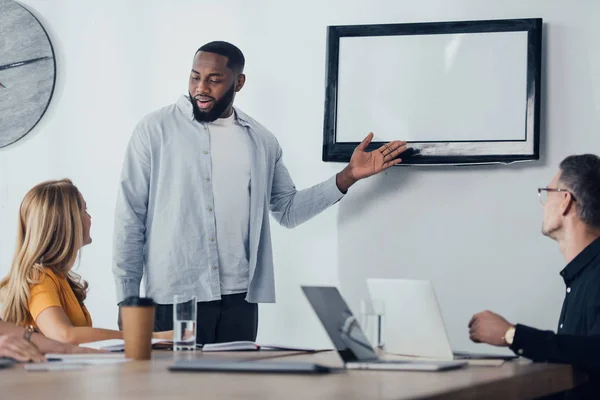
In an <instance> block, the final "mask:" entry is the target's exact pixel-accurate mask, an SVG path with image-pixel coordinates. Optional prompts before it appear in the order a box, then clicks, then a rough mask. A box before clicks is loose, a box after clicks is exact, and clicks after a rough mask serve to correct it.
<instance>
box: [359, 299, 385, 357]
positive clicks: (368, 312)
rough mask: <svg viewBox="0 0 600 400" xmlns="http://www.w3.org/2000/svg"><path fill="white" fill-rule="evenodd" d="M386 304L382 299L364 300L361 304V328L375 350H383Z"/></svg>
mask: <svg viewBox="0 0 600 400" xmlns="http://www.w3.org/2000/svg"><path fill="white" fill-rule="evenodd" d="M384 315H385V303H384V301H383V300H381V299H364V300H362V301H361V303H360V320H359V322H360V326H361V327H362V329H363V331H364V332H365V336H366V337H367V339H368V340H369V342H370V343H371V346H373V347H374V348H379V349H383V345H384V341H383V339H384V338H383V323H384V321H383V317H384Z"/></svg>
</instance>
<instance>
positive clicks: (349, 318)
mask: <svg viewBox="0 0 600 400" xmlns="http://www.w3.org/2000/svg"><path fill="white" fill-rule="evenodd" d="M302 291H303V292H304V295H305V296H306V298H307V299H308V301H309V302H310V305H311V306H312V308H313V309H314V310H315V312H316V313H317V316H318V317H319V320H321V323H322V324H323V327H324V328H325V330H326V331H327V334H328V335H329V338H330V339H331V341H332V342H333V345H334V346H335V348H336V349H337V351H338V353H339V355H340V357H341V358H342V360H344V362H351V361H373V360H377V358H378V357H377V354H376V353H375V350H373V347H372V346H371V344H370V343H369V341H368V340H367V338H366V336H365V334H364V332H363V330H362V328H361V327H360V325H359V324H358V321H357V320H356V318H355V317H354V315H353V314H352V311H350V309H349V308H348V305H347V304H346V302H345V301H344V299H343V298H342V295H341V294H340V292H339V291H338V289H337V288H335V287H333V286H302Z"/></svg>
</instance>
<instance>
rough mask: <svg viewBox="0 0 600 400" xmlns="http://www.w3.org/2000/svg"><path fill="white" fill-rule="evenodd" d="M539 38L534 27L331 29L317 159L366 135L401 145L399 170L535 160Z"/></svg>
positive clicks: (342, 156)
mask: <svg viewBox="0 0 600 400" xmlns="http://www.w3.org/2000/svg"><path fill="white" fill-rule="evenodd" d="M541 38H542V19H539V18H537V19H516V20H486V21H460V22H430V23H410V24H381V25H349V26H330V27H329V28H328V51H327V87H326V97H325V123H324V134H323V160H324V161H348V160H349V159H350V157H351V155H352V151H353V150H354V148H355V146H356V145H357V144H358V143H359V142H360V140H362V138H364V136H365V135H366V134H367V133H368V132H370V131H372V132H374V134H375V137H374V141H373V143H372V144H371V146H370V148H371V149H375V148H377V147H379V146H380V145H381V144H382V143H385V142H387V141H389V140H394V139H403V140H408V141H409V145H410V147H411V149H412V151H411V152H409V153H408V154H405V155H404V156H403V159H404V162H403V163H402V164H404V165H411V164H487V163H511V162H516V161H527V160H537V159H539V136H540V126H539V118H540V89H541V87H540V83H541V40H542V39H541ZM407 155H409V156H410V157H407Z"/></svg>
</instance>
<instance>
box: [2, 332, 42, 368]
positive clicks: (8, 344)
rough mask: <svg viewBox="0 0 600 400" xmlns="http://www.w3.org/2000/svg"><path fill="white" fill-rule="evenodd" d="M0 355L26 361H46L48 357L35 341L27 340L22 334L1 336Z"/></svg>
mask: <svg viewBox="0 0 600 400" xmlns="http://www.w3.org/2000/svg"><path fill="white" fill-rule="evenodd" d="M0 356H3V357H10V358H13V359H15V360H17V361H24V362H27V361H33V362H43V361H46V358H45V357H44V356H43V355H42V353H40V351H39V350H38V348H37V347H35V345H34V344H33V343H31V342H29V341H27V340H25V339H24V338H23V336H21V335H15V334H9V335H3V336H0Z"/></svg>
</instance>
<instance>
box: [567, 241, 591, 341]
mask: <svg viewBox="0 0 600 400" xmlns="http://www.w3.org/2000/svg"><path fill="white" fill-rule="evenodd" d="M560 275H561V276H562V277H563V280H564V281H565V286H566V289H565V301H564V302H563V306H562V311H561V313H560V319H559V321H558V330H557V333H558V334H562V335H583V336H589V335H600V238H598V239H596V240H594V241H593V242H592V243H590V244H589V245H588V246H587V247H586V248H585V249H583V251H582V252H581V253H579V254H578V255H577V256H576V257H575V258H574V259H573V260H572V261H571V262H570V263H569V264H568V265H567V266H566V267H565V268H564V269H563V270H562V271H561V272H560Z"/></svg>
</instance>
